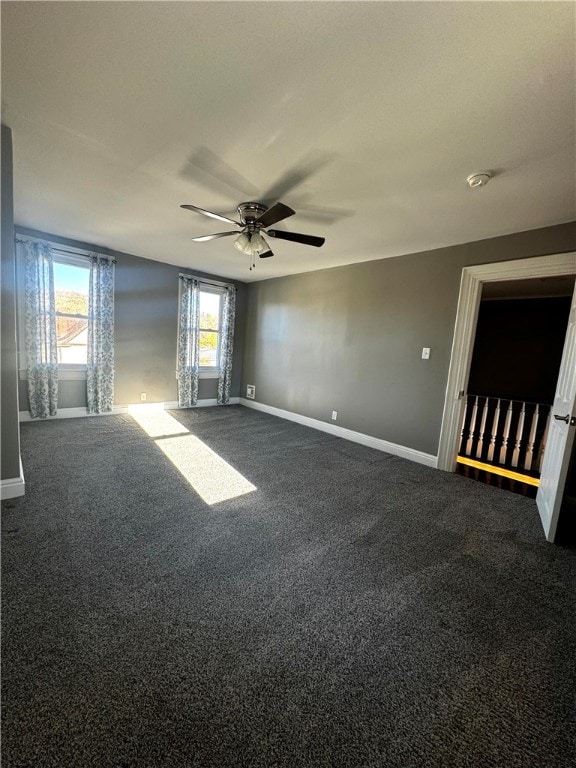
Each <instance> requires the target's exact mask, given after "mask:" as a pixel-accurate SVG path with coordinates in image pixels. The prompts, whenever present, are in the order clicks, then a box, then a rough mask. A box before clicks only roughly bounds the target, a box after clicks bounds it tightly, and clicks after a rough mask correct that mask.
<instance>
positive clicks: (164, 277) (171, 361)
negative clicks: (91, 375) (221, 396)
mask: <svg viewBox="0 0 576 768" xmlns="http://www.w3.org/2000/svg"><path fill="white" fill-rule="evenodd" d="M16 231H17V233H20V234H24V235H31V236H33V237H41V238H45V239H46V240H50V241H52V242H57V243H60V244H62V245H71V246H76V247H78V248H85V249H87V250H93V251H94V250H98V251H100V252H103V253H107V254H109V255H112V256H114V257H115V258H116V273H115V296H114V358H115V365H116V373H115V386H114V402H115V404H116V405H126V404H129V403H137V402H140V393H141V392H146V394H147V402H172V401H175V400H177V399H178V393H177V386H176V342H177V330H178V274H179V273H180V272H190V273H191V274H192V273H193V274H198V275H200V276H203V277H210V275H205V274H203V273H198V272H193V270H188V269H185V268H182V267H175V266H173V265H170V264H164V263H162V262H159V261H151V260H150V259H142V258H139V257H137V256H132V255H130V254H127V253H119V252H115V251H111V250H109V249H106V248H102V247H99V246H96V245H94V244H89V243H82V242H78V241H76V240H68V239H66V238H62V237H58V236H56V235H52V234H48V233H45V232H38V231H36V230H30V229H24V228H21V227H17V228H16ZM22 277H23V276H22V265H21V264H18V284H19V286H20V287H21V286H22V283H23V280H22ZM215 279H217V280H218V279H219V280H222V278H215ZM232 282H235V281H232ZM235 285H236V287H237V296H236V326H235V331H234V365H233V375H232V386H231V392H230V394H231V396H232V397H238V395H239V394H240V382H241V375H242V371H241V368H242V359H243V353H244V325H245V311H246V309H245V308H246V286H245V284H244V283H239V282H235ZM216 390H217V380H216V379H201V380H200V385H199V392H198V397H199V398H200V399H210V398H215V397H216ZM20 396H21V409H22V410H25V409H26V408H28V396H27V393H26V381H23V380H21V381H20ZM85 405H86V383H85V382H83V381H67V380H61V381H60V382H59V384H58V408H59V409H60V408H74V407H83V406H85Z"/></svg>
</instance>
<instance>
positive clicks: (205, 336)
mask: <svg viewBox="0 0 576 768" xmlns="http://www.w3.org/2000/svg"><path fill="white" fill-rule="evenodd" d="M221 302H222V294H220V293H214V292H212V291H200V328H199V336H198V346H199V348H200V359H199V361H198V362H199V366H200V368H217V367H218V360H219V354H218V352H219V349H218V347H219V344H220V310H221Z"/></svg>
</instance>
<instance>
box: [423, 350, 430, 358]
mask: <svg viewBox="0 0 576 768" xmlns="http://www.w3.org/2000/svg"><path fill="white" fill-rule="evenodd" d="M422 360H430V347H423V348H422Z"/></svg>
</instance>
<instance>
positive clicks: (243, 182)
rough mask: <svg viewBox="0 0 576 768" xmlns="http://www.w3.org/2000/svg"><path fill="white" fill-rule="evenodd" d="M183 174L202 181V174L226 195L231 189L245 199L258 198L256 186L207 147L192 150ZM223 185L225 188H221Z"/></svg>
mask: <svg viewBox="0 0 576 768" xmlns="http://www.w3.org/2000/svg"><path fill="white" fill-rule="evenodd" d="M195 168H197V169H198V170H199V171H200V179H198V174H197V173H195V171H194V169H195ZM183 175H185V176H188V177H190V178H191V179H192V180H193V181H202V180H203V179H202V175H204V176H205V177H206V178H205V179H204V181H208V182H209V183H211V185H212V187H214V188H216V189H217V190H218V191H219V192H221V193H222V192H224V194H227V195H228V194H230V190H231V189H233V190H234V192H235V194H237V193H238V192H240V193H241V194H242V196H243V197H244V199H245V200H256V199H257V198H258V193H259V190H258V188H257V187H255V186H254V184H252V183H251V182H249V181H248V179H245V178H244V177H243V176H241V175H240V174H239V173H238V171H237V170H235V169H234V168H233V167H232V166H231V165H229V164H228V163H227V162H226V161H225V160H223V159H222V158H221V157H219V156H218V155H217V154H216V153H215V152H212V150H211V149H208V147H198V149H196V150H195V151H194V153H193V154H192V155H191V156H190V157H189V158H188V163H187V165H186V167H185V170H184V174H183ZM223 185H225V186H226V188H227V189H225V190H223V189H222V187H223ZM278 197H280V195H279V196H278Z"/></svg>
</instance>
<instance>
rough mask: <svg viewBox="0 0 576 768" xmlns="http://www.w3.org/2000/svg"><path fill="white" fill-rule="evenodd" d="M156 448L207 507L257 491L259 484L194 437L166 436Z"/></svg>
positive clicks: (159, 441)
mask: <svg viewBox="0 0 576 768" xmlns="http://www.w3.org/2000/svg"><path fill="white" fill-rule="evenodd" d="M156 445H157V446H158V448H160V450H161V451H162V452H163V453H164V455H165V456H166V457H167V458H168V459H170V461H171V462H172V464H174V466H175V467H176V469H177V470H178V471H179V472H180V474H181V475H182V476H183V477H184V478H186V480H187V481H188V482H189V483H190V485H191V486H192V488H194V490H195V491H196V493H197V494H198V495H199V496H200V497H201V498H202V499H203V500H204V501H205V502H206V504H218V503H219V502H220V501H228V499H234V498H236V497H237V496H243V495H244V494H246V493H252V491H255V490H256V486H255V485H252V483H250V482H249V481H248V480H246V478H245V477H244V476H243V475H241V474H240V472H237V471H236V470H235V469H234V467H231V466H230V464H228V462H227V461H224V459H223V458H222V457H221V456H218V454H217V453H215V452H214V451H213V450H212V449H211V448H208V446H207V445H206V444H205V443H203V442H202V440H199V439H198V438H197V437H195V436H194V435H179V436H178V437H166V438H163V439H162V440H158V442H157V443H156Z"/></svg>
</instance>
